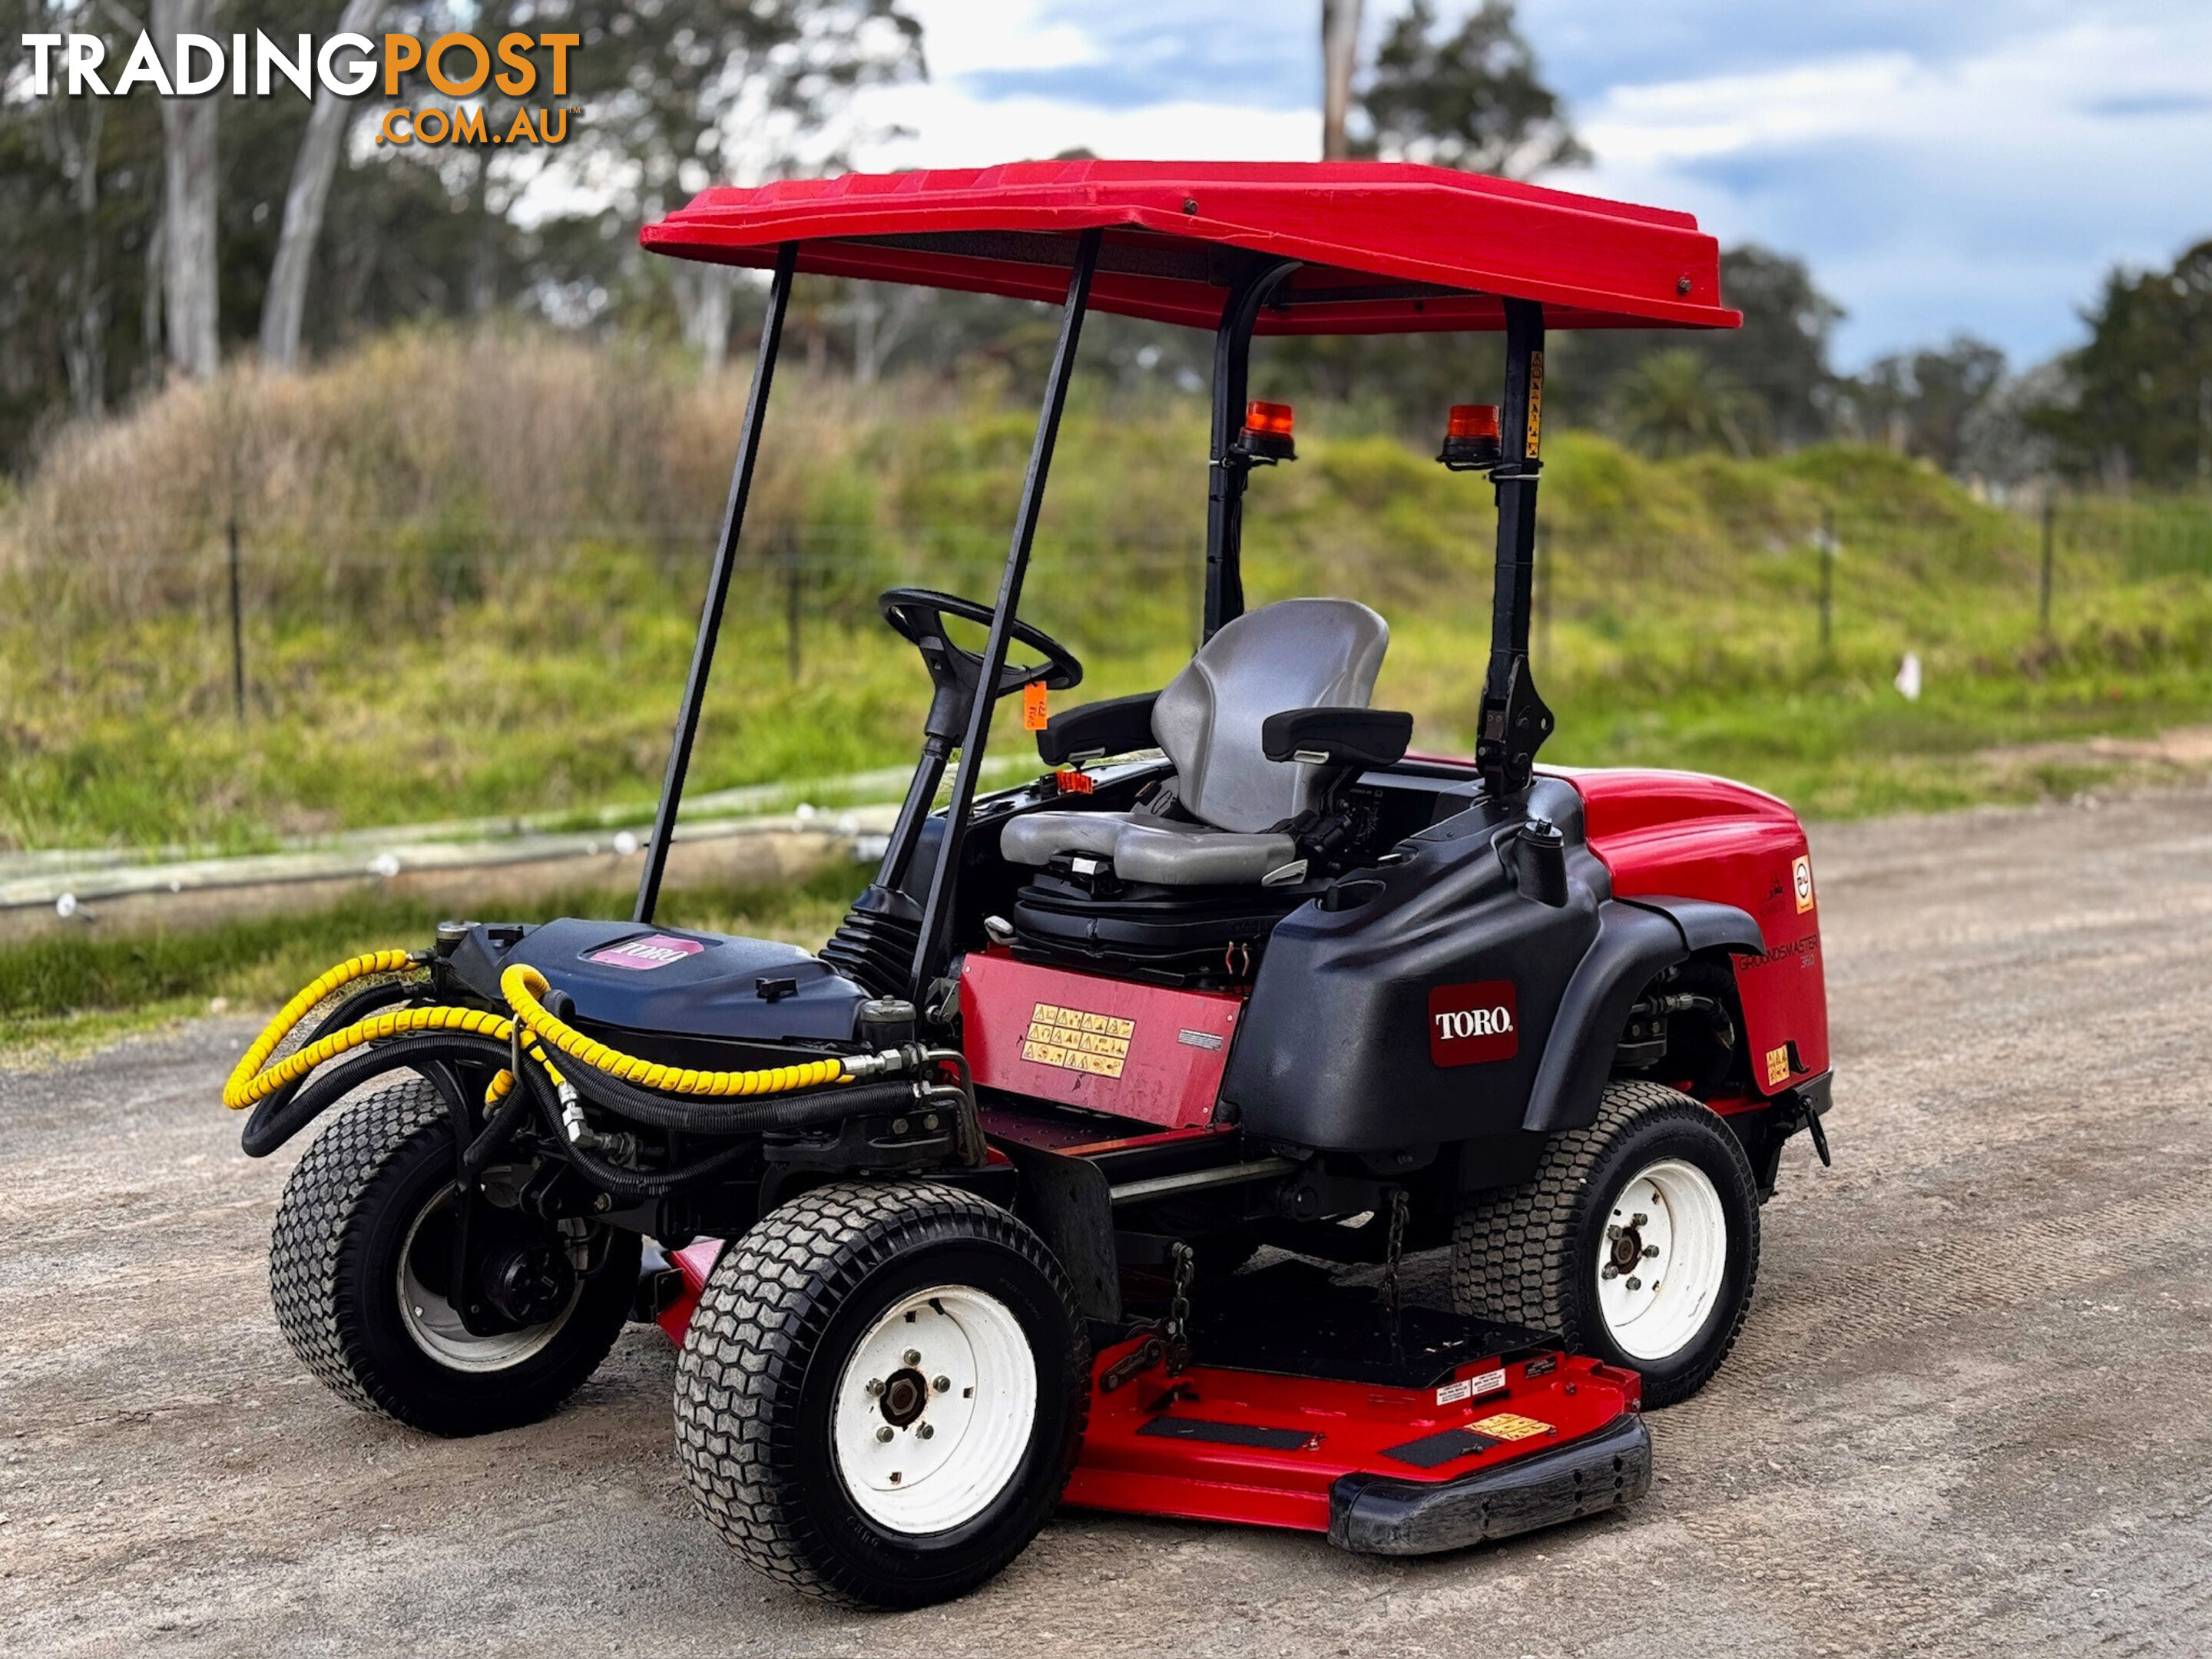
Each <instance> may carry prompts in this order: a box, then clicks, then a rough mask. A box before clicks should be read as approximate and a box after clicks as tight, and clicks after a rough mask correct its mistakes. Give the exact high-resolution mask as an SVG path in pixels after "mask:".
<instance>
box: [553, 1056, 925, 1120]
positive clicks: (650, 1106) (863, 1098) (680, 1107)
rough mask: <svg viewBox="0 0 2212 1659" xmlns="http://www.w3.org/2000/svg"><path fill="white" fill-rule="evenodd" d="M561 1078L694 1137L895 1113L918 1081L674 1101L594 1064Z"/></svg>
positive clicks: (569, 1069)
mask: <svg viewBox="0 0 2212 1659" xmlns="http://www.w3.org/2000/svg"><path fill="white" fill-rule="evenodd" d="M561 1075H562V1076H563V1077H565V1078H567V1079H568V1081H569V1082H571V1083H573V1084H574V1085H575V1086H576V1092H577V1093H578V1094H580V1095H581V1096H582V1097H584V1098H585V1099H586V1100H588V1101H590V1102H591V1103H592V1104H593V1105H594V1106H600V1107H604V1108H605V1109H607V1110H608V1111H610V1112H612V1113H614V1114H615V1115H617V1116H618V1117H625V1118H629V1119H630V1120H631V1121H634V1122H638V1123H643V1124H647V1125H650V1126H651V1127H653V1128H656V1129H680V1130H684V1131H687V1132H688V1133H693V1134H709V1135H744V1134H759V1133H763V1131H765V1130H769V1129H805V1128H811V1127H813V1126H814V1125H816V1124H819V1123H835V1122H836V1121H839V1120H840V1119H842V1118H848V1117H852V1116H854V1115H857V1114H860V1113H863V1112H896V1111H900V1110H903V1109H908V1108H910V1107H912V1106H913V1105H914V1103H915V1091H914V1085H913V1083H912V1082H911V1081H910V1080H908V1079H894V1080H891V1081H888V1082H883V1083H832V1084H826V1085H823V1086H822V1087H820V1088H817V1089H810V1090H807V1091H805V1092H803V1093H799V1094H788V1095H763V1096H757V1097H754V1098H753V1099H750V1100H724V1099H715V1098H712V1097H696V1098H685V1099H682V1100H678V1099H673V1098H671V1097H669V1096H667V1095H662V1094H655V1093H653V1091H650V1090H647V1089H640V1088H636V1087H634V1086H633V1085H629V1084H627V1083H624V1082H623V1081H622V1079H619V1078H614V1077H610V1076H608V1075H607V1073H605V1072H602V1071H600V1070H599V1069H598V1068H597V1067H595V1066H579V1065H572V1064H568V1063H567V1062H565V1061H564V1062H562V1070H561Z"/></svg>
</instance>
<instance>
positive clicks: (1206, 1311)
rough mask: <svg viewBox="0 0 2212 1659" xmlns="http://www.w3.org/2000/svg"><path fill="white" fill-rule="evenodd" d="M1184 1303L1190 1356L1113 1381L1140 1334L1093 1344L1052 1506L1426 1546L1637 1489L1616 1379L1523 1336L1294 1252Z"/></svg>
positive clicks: (1556, 1516)
mask: <svg viewBox="0 0 2212 1659" xmlns="http://www.w3.org/2000/svg"><path fill="white" fill-rule="evenodd" d="M1231 1286H1233V1288H1232V1289H1229V1290H1228V1291H1227V1293H1224V1292H1223V1291H1221V1290H1217V1291H1216V1293H1215V1294H1214V1295H1213V1296H1212V1297H1210V1298H1208V1299H1207V1302H1206V1304H1202V1305H1200V1307H1199V1308H1198V1309H1197V1310H1195V1311H1194V1314H1193V1317H1192V1324H1191V1351H1192V1353H1193V1356H1194V1363H1193V1364H1191V1365H1190V1366H1189V1367H1188V1369H1186V1370H1184V1371H1183V1372H1182V1374H1181V1375H1180V1376H1168V1375H1167V1373H1166V1371H1165V1370H1164V1368H1163V1367H1161V1366H1158V1365H1155V1366H1152V1368H1150V1369H1148V1370H1144V1371H1142V1372H1140V1373H1139V1374H1138V1375H1136V1376H1133V1377H1130V1378H1129V1379H1128V1380H1127V1382H1123V1383H1119V1386H1113V1385H1112V1384H1113V1383H1114V1382H1115V1374H1116V1368H1117V1367H1120V1366H1122V1365H1123V1364H1124V1362H1125V1361H1126V1360H1127V1359H1128V1358H1129V1357H1130V1356H1131V1355H1133V1353H1134V1352H1136V1351H1137V1350H1138V1349H1139V1347H1141V1346H1142V1345H1143V1344H1144V1343H1145V1341H1146V1340H1147V1339H1146V1337H1144V1336H1141V1335H1140V1336H1137V1337H1133V1338H1131V1339H1130V1340H1127V1341H1123V1342H1120V1343H1116V1344H1115V1345H1114V1346H1110V1347H1108V1348H1106V1349H1104V1350H1103V1352H1101V1353H1100V1354H1099V1355H1098V1357H1097V1364H1096V1365H1095V1367H1094V1369H1093V1371H1092V1381H1091V1425H1090V1430H1089V1431H1088V1433H1087V1435H1086V1436H1085V1441H1084V1449H1083V1461H1082V1462H1081V1464H1080V1465H1079V1466H1078V1468H1077V1469H1076V1472H1075V1476H1074V1478H1073V1480H1071V1481H1070V1482H1069V1483H1068V1487H1067V1497H1066V1501H1067V1502H1068V1503H1070V1504H1076V1505H1079V1506H1080V1507H1083V1508H1086V1509H1099V1510H1127V1511H1129V1512H1132V1513H1136V1514H1143V1515H1171V1516H1182V1517H1185V1518H1188V1519H1191V1520H1200V1521H1231V1522H1242V1523H1243V1524H1246V1525H1255V1526H1270V1527H1284V1528H1292V1529H1295V1530H1298V1531H1304V1532H1326V1533H1327V1534H1328V1536H1329V1541H1331V1542H1332V1543H1334V1544H1338V1545H1340V1546H1342V1547H1345V1548H1347V1549H1352V1550H1358V1551H1363V1552H1367V1553H1379V1554H1389V1555H1416V1554H1426V1553H1431V1552H1433V1551H1437V1550H1447V1549H1456V1548H1460V1547H1463V1546H1466V1545H1468V1544H1474V1543H1479V1542H1481V1541H1485V1540H1488V1539H1498V1538H1504V1537H1510V1535H1512V1534H1515V1533H1520V1532H1528V1531H1531V1530H1533V1529H1534V1528H1539V1527H1545V1526H1550V1525H1553V1524H1554V1523H1555V1522H1561V1521H1568V1520H1572V1519H1574V1518H1575V1517H1576V1516H1583V1515H1590V1514H1595V1513H1596V1512H1598V1511H1600V1510H1606V1509H1610V1508H1612V1507H1613V1506H1614V1505H1616V1504H1625V1503H1628V1502H1631V1501H1632V1500H1634V1499H1635V1498H1638V1497H1640V1496H1641V1495H1642V1494H1643V1492H1644V1488H1645V1487H1646V1486H1648V1485H1649V1483H1650V1470H1651V1442H1650V1435H1649V1433H1648V1431H1646V1430H1645V1428H1644V1420H1643V1418H1642V1417H1641V1416H1640V1415H1639V1414H1638V1404H1639V1396H1640V1392H1641V1390H1640V1389H1639V1386H1638V1381H1637V1378H1636V1376H1635V1375H1634V1374H1633V1373H1632V1372H1629V1371H1624V1370H1616V1369H1614V1368H1613V1367H1611V1366H1607V1365H1603V1364H1599V1363H1598V1362H1596V1361H1595V1360H1592V1359H1588V1358H1583V1357H1581V1356H1579V1355H1573V1354H1569V1353H1566V1352H1564V1351H1563V1350H1562V1349H1561V1348H1560V1347H1559V1345H1558V1344H1557V1343H1556V1342H1554V1341H1553V1340H1551V1339H1549V1338H1547V1337H1544V1336H1541V1335H1539V1334H1536V1333H1535V1332H1533V1331H1527V1330H1522V1329H1521V1328H1517V1327H1515V1326H1510V1325H1498V1324H1492V1323H1491V1322H1487V1321H1485V1320H1480V1319H1468V1318H1462V1317H1461V1316H1458V1315H1455V1314H1449V1313H1444V1312H1441V1311H1439V1310H1435V1309H1432V1308H1422V1307H1407V1308H1404V1309H1402V1310H1400V1311H1399V1312H1398V1314H1397V1315H1396V1316H1395V1317H1393V1316H1392V1315H1391V1313H1390V1311H1389V1309H1388V1308H1387V1307H1386V1306H1385V1304H1383V1300H1382V1299H1381V1297H1378V1296H1377V1295H1376V1292H1375V1291H1372V1290H1370V1289H1367V1288H1364V1287H1360V1286H1356V1285H1337V1284H1333V1283H1331V1282H1330V1281H1329V1280H1328V1278H1327V1276H1326V1275H1325V1274H1323V1273H1322V1272H1321V1271H1320V1270H1319V1269H1318V1268H1316V1267H1312V1266H1310V1264H1308V1263H1305V1262H1302V1261H1290V1262H1284V1263H1280V1264H1279V1265H1277V1266H1275V1267H1269V1268H1266V1269H1262V1270H1261V1271H1259V1272H1256V1273H1245V1274H1243V1275H1242V1276H1240V1277H1238V1278H1237V1279H1234V1280H1232V1281H1231Z"/></svg>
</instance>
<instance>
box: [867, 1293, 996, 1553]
mask: <svg viewBox="0 0 2212 1659" xmlns="http://www.w3.org/2000/svg"><path fill="white" fill-rule="evenodd" d="M916 1379H919V1381H920V1384H921V1389H922V1393H921V1398H920V1399H919V1400H918V1401H917V1399H916V1398H915V1385H916ZM1036 1410H1037V1371H1036V1358H1035V1357H1034V1356H1033V1355H1032V1354H1031V1353H1030V1344H1029V1338H1028V1337H1027V1336H1026V1335H1025V1334H1024V1333H1023V1331H1022V1327H1021V1322H1020V1321H1018V1320H1017V1319H1016V1318H1015V1317H1014V1316H1013V1312H1012V1310H1011V1309H1009V1308H1008V1307H1007V1306H1006V1304H1005V1303H1003V1302H1001V1301H1000V1300H999V1299H998V1297H994V1296H991V1295H987V1293H985V1292H984V1291H979V1290H976V1289H975V1288H974V1287H973V1286H971V1285H939V1286H938V1287H937V1288H936V1289H934V1290H927V1291H917V1292H915V1294H914V1295H912V1296H909V1297H906V1298H905V1299H904V1300H903V1301H902V1302H900V1303H898V1304H896V1306H894V1307H891V1308H890V1309H888V1310H885V1311H884V1314H883V1315H882V1316H880V1317H879V1318H878V1320H877V1321H876V1322H875V1323H874V1324H873V1325H872V1326H870V1327H869V1328H868V1332H867V1334H866V1335H865V1336H863V1337H862V1338H861V1339H860V1343H859V1345H858V1346H855V1347H854V1350H853V1352H852V1357H851V1358H848V1359H847V1360H846V1362H845V1369H844V1370H843V1371H842V1373H840V1374H839V1376H838V1378H837V1399H836V1407H835V1413H834V1416H833V1418H832V1420H831V1425H830V1437H831V1442H832V1444H833V1446H834V1449H835V1450H836V1456H837V1473H838V1474H840V1475H841V1476H842V1477H843V1479H844V1482H845V1490H846V1491H847V1492H849V1493H850V1494H851V1495H852V1498H853V1501H854V1503H855V1504H858V1505H859V1506H860V1511H861V1513H862V1514H864V1515H866V1516H867V1517H868V1518H869V1519H870V1520H872V1521H873V1522H876V1523H877V1524H878V1525H879V1526H883V1527H887V1528H890V1530H891V1531H893V1532H897V1533H904V1534H909V1535H918V1534H924V1533H935V1532H945V1531H948V1530H950V1529H951V1528H954V1527H957V1526H959V1525H960V1524H961V1523H962V1522H967V1521H972V1520H974V1519H975V1517H976V1516H979V1515H981V1513H982V1512H983V1511H984V1510H987V1509H988V1508H989V1507H990V1505H991V1503H992V1501H993V1500H994V1498H997V1497H998V1496H999V1494H1000V1492H1004V1491H1005V1490H1006V1485H1007V1483H1008V1482H1009V1481H1011V1480H1012V1479H1013V1478H1014V1474H1015V1471H1016V1470H1017V1469H1018V1468H1020V1466H1021V1462H1022V1455H1023V1454H1024V1452H1025V1451H1026V1450H1027V1449H1028V1448H1029V1443H1030V1431H1031V1430H1032V1428H1033V1427H1034V1426H1035V1425H1036ZM886 1431H888V1432H886Z"/></svg>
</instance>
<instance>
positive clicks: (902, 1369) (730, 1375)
mask: <svg viewBox="0 0 2212 1659" xmlns="http://www.w3.org/2000/svg"><path fill="white" fill-rule="evenodd" d="M1090 1373H1091V1349H1090V1343H1089V1340H1088V1339H1087V1337H1086V1336H1085V1331H1084V1328H1083V1326H1082V1323H1081V1322H1080V1320H1079V1318H1078V1317H1077V1315H1076V1311H1075V1306H1074V1301H1073V1297H1072V1296H1071V1295H1070V1293H1069V1291H1068V1289H1067V1285H1066V1280H1065V1279H1063V1278H1062V1276H1061V1274H1060V1268H1059V1267H1058V1264H1056V1263H1055V1262H1054V1261H1053V1258H1052V1256H1051V1254H1050V1253H1049V1252H1048V1251H1047V1250H1046V1249H1045V1248H1044V1246H1043V1244H1042V1243H1040V1242H1039V1241H1038V1239H1037V1237H1036V1235H1035V1234H1034V1233H1032V1232H1030V1230H1029V1229H1028V1228H1027V1227H1025V1226H1024V1225H1022V1224H1021V1223H1020V1222H1018V1221H1017V1220H1016V1219H1014V1218H1013V1217H1012V1216H1011V1215H1008V1214H1007V1213H1006V1212H1004V1211H1002V1210H1000V1209H999V1208H998V1207H997V1206H994V1205H991V1204H988V1203H986V1202H985V1201H984V1200H981V1199H980V1198H977V1197H975V1195H974V1194H969V1193H965V1192H963V1191H961V1190H959V1189H958V1188H951V1187H945V1186H941V1185H938V1184H936V1183H934V1182H909V1183H902V1184H896V1185H870V1184H865V1183H862V1182H834V1183H831V1184H829V1185H828V1186H823V1187H817V1188H813V1189H812V1190H811V1191H809V1192H806V1193H804V1194H800V1195H799V1197H797V1198H795V1199H793V1200H791V1201H790V1202H789V1203H787V1204H784V1205H782V1206H780V1207H778V1208H777V1209H775V1211H773V1212H770V1213H769V1215H768V1216H766V1217H765V1218H763V1219H762V1220H761V1222H760V1223H759V1224H758V1225H756V1226H755V1227H754V1228H753V1229H752V1231H750V1232H748V1233H747V1234H745V1236H744V1237H743V1238H741V1239H739V1240H738V1242H737V1243H735V1244H734V1245H732V1247H731V1248H730V1249H728V1250H726V1251H725V1252H724V1254H723V1255H722V1259H721V1260H720V1261H719V1262H717V1263H716V1264H715V1267H714V1272H713V1273H712V1274H711V1275H710V1276H709V1277H708V1281H707V1285H706V1287H705V1289H704V1290H703V1291H702V1292H701V1294H700V1297H699V1308H698V1311H697V1313H696V1315H695V1316H693V1318H692V1321H691V1328H690V1334H689V1335H688V1336H687V1337H686V1338H685V1340H684V1349H683V1352H682V1353H681V1355H680V1356H679V1357H678V1360H677V1366H676V1443H677V1450H678V1455H679V1457H680V1458H681V1461H682V1463H683V1467H684V1477H685V1480H687V1482H688V1483H689V1485H690V1487H691V1492H692V1495H693V1496H694V1497H695V1498H697V1500H698V1503H699V1506H700V1508H701V1509H702V1510H704V1511H705V1512H706V1515H707V1517H708V1519H709V1520H710V1521H712V1522H714V1526H715V1528H716V1529H717V1530H718V1531H720V1533H721V1534H722V1536H723V1537H724V1538H725V1539H726V1541H728V1542H729V1544H730V1547H732V1549H734V1550H735V1551H736V1552H737V1553H738V1555H739V1556H741V1557H742V1558H744V1560H745V1562H746V1563H747V1564H748V1565H750V1566H752V1567H754V1568H755V1569H757V1571H761V1572H763V1573H765V1574H767V1575H769V1577H773V1578H777V1579H780V1580H781V1581H782V1582H783V1583H787V1584H790V1585H792V1586H793V1587H794V1588H795V1589H800V1590H803V1591H805V1592H806V1593H807V1594H809V1595H817V1596H821V1597H823V1598H824V1599H826V1600H830V1601H842V1602H846V1603H848V1604H849V1605H853V1606H858V1607H923V1606H927V1605H928V1604H930V1603H932V1602H937V1601H947V1600H950V1599H951V1598H952V1597H954V1596H957V1595H964V1594H965V1593H966V1592H967V1591H969V1590H970V1589H974V1588H975V1586H976V1585H978V1584H980V1583H983V1582H984V1581H985V1580H986V1579H987V1578H989V1577H992V1576H993V1575H994V1574H995V1573H996V1572H998V1571H1000V1569H1001V1568H1002V1567H1004V1566H1005V1565H1006V1564H1007V1563H1008V1562H1009V1561H1012V1559H1014V1557H1016V1556H1017V1555H1018V1554H1020V1553H1021V1552H1022V1551H1023V1550H1024V1549H1025V1548H1027V1547H1029V1543H1030V1540H1031V1539H1032V1538H1034V1537H1035V1536H1036V1533H1037V1531H1038V1529H1039V1528H1041V1527H1042V1526H1043V1524H1044V1522H1045V1520H1046V1517H1047V1516H1049V1515H1050V1514H1051V1512H1052V1510H1053V1507H1054V1504H1057V1503H1058V1502H1059V1501H1060V1492H1061V1490H1062V1489H1063V1488H1064V1487H1065V1486H1066V1484H1067V1478H1068V1475H1069V1474H1070V1473H1071V1472H1072V1471H1073V1468H1074V1467H1075V1459H1076V1455H1077V1454H1078V1452H1079V1450H1080V1449H1081V1446H1082V1440H1083V1428H1084V1423H1085V1415H1086V1413H1087V1412H1088V1409H1089V1405H1090Z"/></svg>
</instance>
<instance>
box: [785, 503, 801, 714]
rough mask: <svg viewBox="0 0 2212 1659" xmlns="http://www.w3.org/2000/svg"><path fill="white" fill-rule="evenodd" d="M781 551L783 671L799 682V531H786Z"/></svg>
mask: <svg viewBox="0 0 2212 1659" xmlns="http://www.w3.org/2000/svg"><path fill="white" fill-rule="evenodd" d="M783 546H784V553H783V641H784V644H783V656H784V671H785V672H786V673H787V675H788V676H789V677H790V679H791V683H792V684H793V685H796V684H799V532H797V531H795V530H794V531H791V532H787V534H786V536H785V538H784V544H783Z"/></svg>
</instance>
